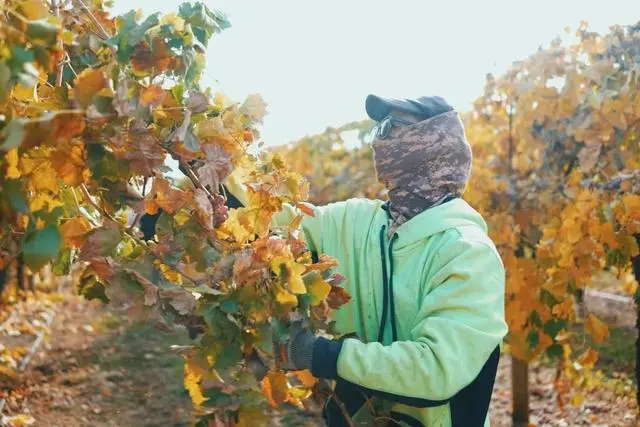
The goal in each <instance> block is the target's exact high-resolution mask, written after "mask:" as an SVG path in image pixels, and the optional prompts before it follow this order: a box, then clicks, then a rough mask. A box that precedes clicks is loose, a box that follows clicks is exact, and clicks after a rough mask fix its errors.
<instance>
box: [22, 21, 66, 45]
mask: <svg viewBox="0 0 640 427" xmlns="http://www.w3.org/2000/svg"><path fill="white" fill-rule="evenodd" d="M59 29H60V28H59V27H58V26H57V25H53V24H50V23H48V22H47V21H31V22H29V23H28V24H27V31H26V33H27V36H29V37H31V38H33V39H37V40H42V41H43V42H45V43H46V44H47V45H49V46H53V45H55V44H56V41H57V39H58V31H59Z"/></svg>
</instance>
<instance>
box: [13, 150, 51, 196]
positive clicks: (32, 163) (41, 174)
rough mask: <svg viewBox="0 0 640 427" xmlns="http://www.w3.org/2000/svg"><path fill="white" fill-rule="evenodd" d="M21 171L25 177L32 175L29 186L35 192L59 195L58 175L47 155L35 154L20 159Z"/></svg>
mask: <svg viewBox="0 0 640 427" xmlns="http://www.w3.org/2000/svg"><path fill="white" fill-rule="evenodd" d="M20 169H21V170H22V174H23V175H30V179H29V186H30V187H31V188H32V189H33V190H35V191H41V190H44V191H50V192H51V193H53V194H58V191H59V187H58V182H57V181H58V174H57V172H56V170H55V169H54V167H53V165H52V164H51V159H50V158H49V157H48V155H46V154H44V155H43V154H40V153H38V154H35V153H34V154H33V155H32V156H29V157H25V156H23V157H22V158H20Z"/></svg>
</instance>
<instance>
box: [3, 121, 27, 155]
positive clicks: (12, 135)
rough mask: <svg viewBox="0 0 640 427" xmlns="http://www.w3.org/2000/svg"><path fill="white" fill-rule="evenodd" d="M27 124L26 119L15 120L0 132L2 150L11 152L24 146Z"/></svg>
mask: <svg viewBox="0 0 640 427" xmlns="http://www.w3.org/2000/svg"><path fill="white" fill-rule="evenodd" d="M26 123H27V121H26V120H24V119H13V120H11V121H10V122H9V124H8V125H7V126H5V127H4V128H3V129H2V131H0V140H1V142H0V150H6V151H9V150H11V149H12V148H16V147H18V146H19V145H20V144H22V141H23V140H24V137H25V134H26V130H25V128H24V126H25V124H26Z"/></svg>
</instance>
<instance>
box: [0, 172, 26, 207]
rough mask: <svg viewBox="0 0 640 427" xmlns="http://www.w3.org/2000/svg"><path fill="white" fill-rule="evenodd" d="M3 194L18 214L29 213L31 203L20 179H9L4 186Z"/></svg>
mask: <svg viewBox="0 0 640 427" xmlns="http://www.w3.org/2000/svg"><path fill="white" fill-rule="evenodd" d="M2 192H3V193H4V194H5V197H6V198H7V200H8V201H9V204H10V205H11V209H13V211H14V212H18V213H27V212H29V201H28V200H27V196H26V195H25V193H24V188H23V186H22V181H21V180H19V179H8V180H6V181H5V182H4V184H2Z"/></svg>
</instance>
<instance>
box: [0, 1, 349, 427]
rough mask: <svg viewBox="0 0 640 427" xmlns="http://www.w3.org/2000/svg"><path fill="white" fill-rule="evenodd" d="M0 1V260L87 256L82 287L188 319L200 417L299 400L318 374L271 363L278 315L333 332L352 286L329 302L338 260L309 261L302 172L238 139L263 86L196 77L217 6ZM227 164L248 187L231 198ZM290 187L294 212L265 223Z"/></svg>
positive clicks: (188, 371) (189, 361) (60, 262)
mask: <svg viewBox="0 0 640 427" xmlns="http://www.w3.org/2000/svg"><path fill="white" fill-rule="evenodd" d="M0 13H2V18H3V19H2V21H0V150H1V151H2V157H1V161H0V212H1V214H0V222H1V223H2V224H1V227H0V230H1V231H0V233H1V234H0V239H1V240H2V242H3V243H2V251H0V255H1V256H2V259H1V260H0V264H2V265H5V264H6V263H7V262H9V261H11V260H14V259H17V258H21V259H23V260H24V262H25V264H26V265H27V266H28V267H29V268H31V269H32V270H34V271H38V270H39V269H40V268H42V267H43V266H44V265H46V264H48V263H53V265H54V270H55V271H56V272H57V273H58V274H66V273H67V272H68V271H69V268H70V266H71V265H72V264H73V263H79V264H81V265H82V267H83V268H84V270H83V273H82V275H81V280H80V291H81V293H82V294H83V295H85V296H86V297H87V298H99V299H102V300H103V301H108V302H109V303H110V304H114V305H117V306H126V307H128V308H129V313H130V315H131V316H132V317H133V318H135V319H142V320H145V321H150V322H153V323H154V324H155V325H156V326H157V327H159V328H162V329H171V328H173V327H176V326H179V325H183V326H185V327H186V328H188V329H189V331H190V333H191V336H192V338H193V344H192V345H190V346H188V347H181V348H176V349H175V351H178V352H179V353H181V354H182V355H183V356H184V358H185V378H184V383H185V386H186V388H187V389H188V391H189V393H190V395H191V398H192V400H193V402H194V404H195V407H196V413H197V415H198V418H199V420H200V422H201V423H210V422H213V423H215V422H218V423H223V424H228V425H234V424H236V425H247V422H248V421H247V420H248V419H251V422H252V423H251V425H256V422H258V421H259V420H260V419H262V420H264V409H265V408H266V407H267V405H268V404H269V403H271V404H280V403H282V402H285V401H288V402H291V403H293V404H296V405H301V404H302V403H301V401H302V400H303V399H305V398H307V397H308V395H309V390H310V389H311V388H312V387H314V386H315V384H316V381H315V380H314V379H313V378H312V377H311V376H310V374H309V373H308V372H298V373H293V374H285V373H284V372H283V371H281V370H279V369H278V368H277V367H274V366H272V363H271V362H270V359H269V355H270V354H271V353H272V350H273V348H272V344H271V340H270V337H271V335H272V334H271V332H270V331H271V330H272V329H273V330H275V331H276V332H275V337H276V339H284V338H286V334H287V325H288V322H289V320H290V317H291V316H294V317H300V316H307V317H310V320H311V323H312V325H313V327H314V328H318V329H320V328H322V329H326V330H327V331H328V333H331V332H332V328H331V310H332V309H333V308H337V307H338V306H339V305H340V303H341V302H340V301H346V299H345V297H343V298H342V299H341V300H336V299H335V298H333V299H331V300H330V301H331V304H329V303H328V302H327V298H331V295H332V294H333V293H336V292H338V293H340V295H344V291H343V290H341V289H342V288H341V287H340V280H341V278H340V277H339V276H337V275H335V274H332V273H331V271H330V269H331V267H332V266H334V265H335V262H334V261H333V260H331V259H330V258H328V257H320V259H319V260H317V261H318V262H315V263H314V262H313V260H312V257H311V254H310V253H309V251H308V250H307V246H306V244H305V242H304V240H303V239H302V237H301V234H300V233H299V232H298V231H297V224H299V222H300V220H301V219H302V217H303V215H305V212H306V214H311V215H312V214H313V212H312V211H311V210H309V208H307V207H306V206H305V205H304V204H302V201H303V200H304V199H305V198H306V193H307V184H306V183H305V182H304V180H303V179H301V177H300V176H299V175H298V174H296V173H293V172H290V171H288V170H287V168H286V165H285V162H284V161H283V159H282V158H280V157H277V156H276V157H272V158H270V159H264V158H263V157H262V156H261V155H252V154H251V153H250V151H249V150H248V148H249V147H250V146H251V145H252V144H256V143H257V140H258V139H259V133H258V131H257V130H256V126H257V125H258V124H259V123H260V122H261V119H262V117H263V116H264V114H265V112H266V110H265V104H264V102H263V101H262V99H261V98H260V96H259V95H252V96H249V97H248V98H247V99H246V100H245V101H244V102H242V103H234V102H231V101H230V100H228V99H226V98H225V97H224V96H223V95H222V94H219V93H212V92H211V91H210V90H208V89H206V88H202V87H201V85H200V83H199V82H200V78H201V74H202V71H203V69H204V65H205V56H204V51H205V48H206V46H207V45H208V43H209V42H210V40H211V39H212V38H213V37H215V36H216V35H217V34H218V33H220V32H221V31H223V30H224V29H226V28H228V27H229V25H230V24H229V22H228V21H227V19H226V17H225V16H224V15H223V14H222V13H220V12H218V11H215V10H212V9H210V8H209V7H207V6H206V5H205V4H204V3H199V2H196V3H190V2H185V3H182V4H181V5H180V6H179V10H178V13H172V14H168V15H164V16H162V15H160V14H158V13H155V14H152V15H150V16H148V17H146V18H144V19H142V17H140V16H139V15H138V14H137V13H136V12H135V11H131V12H128V13H126V14H124V15H122V16H118V17H115V18H114V17H111V16H109V14H108V13H107V11H106V10H105V9H104V3H103V2H102V1H101V0H93V1H91V2H90V3H85V2H84V1H83V0H73V1H72V2H66V3H61V2H58V1H57V0H52V2H51V3H48V2H46V1H44V0H28V1H21V0H8V1H5V2H3V5H2V9H1V12H0ZM168 157H171V158H173V160H174V161H176V162H177V163H178V164H179V165H180V167H179V169H180V170H181V171H182V172H183V173H184V174H185V176H186V179H182V180H181V182H180V184H178V182H177V180H176V179H175V175H176V171H173V170H171V168H169V167H168V166H167V163H166V160H167V158H168ZM232 173H238V174H242V175H244V176H246V182H245V184H246V185H247V188H248V193H249V195H248V197H249V202H248V204H247V206H245V207H242V208H238V209H232V210H231V212H229V210H228V206H227V205H226V203H228V201H227V199H226V197H225V195H224V191H222V193H221V189H222V187H221V184H222V183H223V182H224V181H225V179H227V178H228V177H229V176H230V175H231V174H232ZM283 203H289V204H291V205H293V206H298V207H299V209H298V210H297V216H296V217H295V219H294V220H293V222H292V223H291V224H289V225H288V226H285V227H274V226H273V225H272V219H273V216H274V214H275V213H277V212H279V211H280V209H281V208H282V205H283ZM145 215H147V216H145ZM142 217H144V218H145V219H144V221H143V222H142V224H143V225H140V221H139V220H140V219H141V218H142ZM140 228H145V229H144V230H140ZM76 251H77V255H76ZM336 301H337V302H336ZM202 425H205V424H202Z"/></svg>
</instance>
